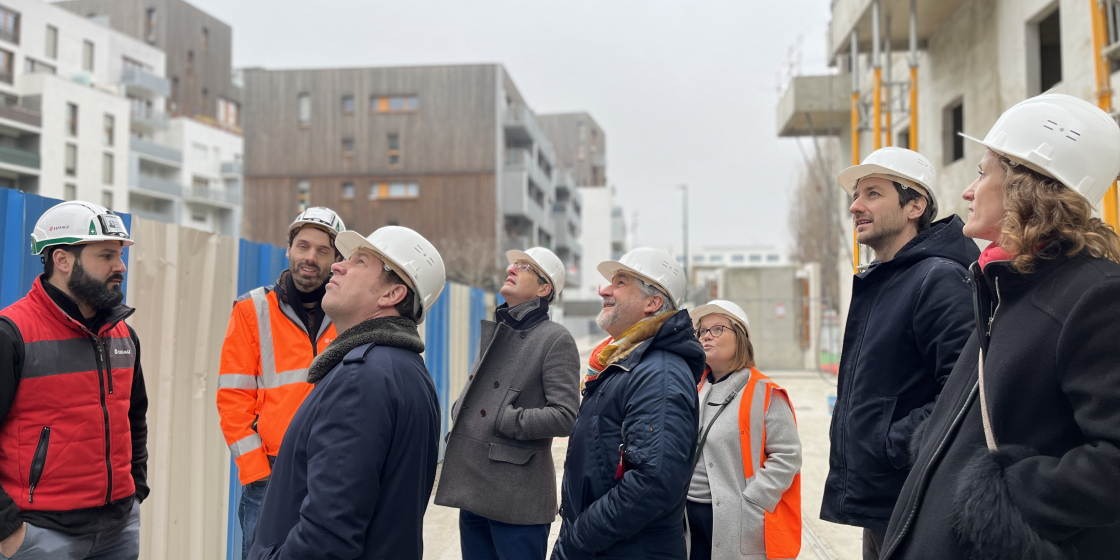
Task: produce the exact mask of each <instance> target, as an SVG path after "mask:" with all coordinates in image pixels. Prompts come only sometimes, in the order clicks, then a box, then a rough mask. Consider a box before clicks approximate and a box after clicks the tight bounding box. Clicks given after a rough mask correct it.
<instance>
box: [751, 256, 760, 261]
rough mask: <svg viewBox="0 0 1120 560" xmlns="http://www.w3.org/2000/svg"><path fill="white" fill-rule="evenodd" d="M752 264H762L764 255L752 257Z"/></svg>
mask: <svg viewBox="0 0 1120 560" xmlns="http://www.w3.org/2000/svg"><path fill="white" fill-rule="evenodd" d="M751 262H762V255H751Z"/></svg>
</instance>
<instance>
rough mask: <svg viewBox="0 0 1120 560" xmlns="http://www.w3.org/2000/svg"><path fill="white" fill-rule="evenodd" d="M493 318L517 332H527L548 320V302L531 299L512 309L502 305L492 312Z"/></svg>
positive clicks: (507, 305)
mask: <svg viewBox="0 0 1120 560" xmlns="http://www.w3.org/2000/svg"><path fill="white" fill-rule="evenodd" d="M494 318H495V320H496V321H498V322H500V323H505V324H507V325H509V326H510V327H511V328H513V329H516V330H519V331H527V330H529V329H531V328H533V327H535V326H537V325H539V324H541V323H543V322H545V321H547V320H548V301H547V300H545V299H544V298H533V299H531V300H529V301H526V302H524V303H520V304H518V305H515V306H513V307H510V306H509V303H503V304H502V305H501V306H499V307H498V309H497V310H496V311H495V312H494Z"/></svg>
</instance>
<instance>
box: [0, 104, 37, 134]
mask: <svg viewBox="0 0 1120 560" xmlns="http://www.w3.org/2000/svg"><path fill="white" fill-rule="evenodd" d="M0 119H8V120H11V121H16V122H20V123H23V124H26V125H29V126H33V127H35V128H40V127H42V126H43V116H42V114H41V113H40V112H39V111H36V110H35V109H28V108H27V107H24V106H22V105H5V104H0Z"/></svg>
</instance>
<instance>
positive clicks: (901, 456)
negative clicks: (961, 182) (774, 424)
mask: <svg viewBox="0 0 1120 560" xmlns="http://www.w3.org/2000/svg"><path fill="white" fill-rule="evenodd" d="M963 227H964V223H963V222H962V221H961V219H960V218H958V217H957V216H953V217H951V218H946V219H944V220H940V221H937V222H935V223H933V224H932V225H931V226H930V228H929V229H927V230H926V231H924V232H922V233H920V234H919V235H918V236H917V237H915V238H914V239H913V240H911V241H910V243H908V244H907V245H906V246H905V247H903V248H902V250H900V251H899V253H898V254H897V255H896V256H895V258H894V259H892V260H890V261H887V262H875V263H872V265H871V266H870V267H869V268H868V269H867V270H866V271H864V272H861V273H859V274H857V275H856V277H855V279H854V280H853V284H852V302H851V306H850V307H849V309H848V322H847V326H846V327H845V329H844V348H843V352H842V354H841V357H840V372H839V380H838V384H837V388H836V408H835V410H834V411H833V416H832V428H831V431H830V433H829V436H830V438H831V440H832V447H831V450H830V456H829V472H828V479H827V481H826V482H825V488H824V500H823V503H822V505H821V519H824V520H826V521H832V522H834V523H843V524H847V525H855V526H858V527H866V528H869V529H872V530H874V531H878V532H885V531H886V530H887V523H888V522H889V521H890V518H891V511H892V510H893V509H894V503H895V500H897V499H898V495H899V492H900V491H901V490H902V484H903V483H904V482H905V481H906V475H907V473H909V471H910V453H909V444H910V438H911V436H912V435H913V433H914V429H915V428H917V426H918V424H920V423H921V422H922V420H925V419H926V418H927V417H928V416H929V414H930V412H931V411H932V410H933V405H934V402H935V400H936V399H937V395H938V394H939V393H940V392H941V388H942V387H943V386H944V385H945V381H946V379H948V377H949V373H950V372H951V371H952V370H953V365H954V364H956V362H957V357H958V356H959V355H960V352H961V349H962V348H963V347H964V343H965V341H966V340H968V336H969V335H970V334H971V333H972V328H973V314H972V288H971V287H970V286H969V284H968V269H967V267H968V265H969V264H971V263H972V262H975V261H976V259H977V258H978V257H979V256H980V250H979V249H978V248H977V247H976V243H975V242H973V241H972V240H971V239H969V238H967V237H965V236H964V234H963V233H962V232H961V228H963Z"/></svg>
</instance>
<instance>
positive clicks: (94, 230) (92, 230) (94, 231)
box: [89, 220, 97, 235]
mask: <svg viewBox="0 0 1120 560" xmlns="http://www.w3.org/2000/svg"><path fill="white" fill-rule="evenodd" d="M89 234H90V235H97V226H95V225H93V220H90V221H89Z"/></svg>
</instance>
